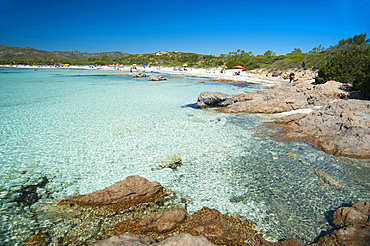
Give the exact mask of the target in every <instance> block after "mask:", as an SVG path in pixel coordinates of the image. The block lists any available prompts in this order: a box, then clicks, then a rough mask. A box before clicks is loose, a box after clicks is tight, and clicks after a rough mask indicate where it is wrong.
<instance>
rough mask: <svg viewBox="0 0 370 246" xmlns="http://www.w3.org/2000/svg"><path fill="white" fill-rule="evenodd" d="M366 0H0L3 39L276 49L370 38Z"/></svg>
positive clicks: (90, 48)
mask: <svg viewBox="0 0 370 246" xmlns="http://www.w3.org/2000/svg"><path fill="white" fill-rule="evenodd" d="M369 16H370V0H310V1H301V0H294V1H293V0H285V1H272V0H253V1H249V0H246V1H243V0H240V1H229V0H222V1H220V0H212V1H208V0H207V1H201V0H196V1H193V0H181V1H180V0H172V1H167V0H152V1H148V0H141V1H139V0H132V1H125V0H124V1H120V0H115V1H103V0H100V1H96V0H89V1H85V0H47V1H32V0H0V45H1V44H7V45H9V46H16V47H21V46H27V47H31V48H35V49H43V50H48V51H66V50H79V51H85V52H101V51H123V52H128V53H133V54H141V53H151V52H157V51H183V52H195V53H202V54H214V55H219V54H220V53H224V54H225V53H228V52H229V51H236V50H237V49H241V50H245V51H247V52H249V51H252V52H253V54H255V55H257V54H263V53H264V52H265V51H267V50H273V51H275V52H276V53H277V54H278V55H280V54H286V53H288V52H291V51H293V50H294V48H300V49H302V51H303V52H308V51H310V50H311V49H312V48H314V47H316V46H319V45H320V44H321V45H322V46H323V47H325V48H327V47H329V46H331V45H336V44H337V43H338V41H339V40H341V39H343V38H348V37H351V36H353V35H355V34H361V33H365V32H367V33H368V38H369V37H370V18H369Z"/></svg>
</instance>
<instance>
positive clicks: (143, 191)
mask: <svg viewBox="0 0 370 246" xmlns="http://www.w3.org/2000/svg"><path fill="white" fill-rule="evenodd" d="M162 196H164V193H163V188H162V186H161V184H160V183H158V182H150V181H148V180H147V179H145V178H142V177H139V176H136V175H133V176H129V177H127V178H126V179H124V180H123V181H121V182H118V183H115V184H113V185H111V186H109V187H108V188H105V189H103V190H98V191H94V192H92V193H89V194H86V195H80V196H76V197H70V198H67V199H64V200H61V201H60V202H59V205H66V204H77V205H81V206H97V207H102V206H104V207H105V208H106V209H108V210H114V211H119V210H122V209H126V208H129V207H131V206H134V205H136V204H139V203H144V202H150V201H154V200H155V199H157V198H159V197H162Z"/></svg>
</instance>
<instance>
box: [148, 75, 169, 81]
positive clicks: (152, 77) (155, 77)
mask: <svg viewBox="0 0 370 246" xmlns="http://www.w3.org/2000/svg"><path fill="white" fill-rule="evenodd" d="M166 79H167V78H166V77H164V76H162V75H159V74H152V75H150V76H149V78H148V80H149V81H162V80H166Z"/></svg>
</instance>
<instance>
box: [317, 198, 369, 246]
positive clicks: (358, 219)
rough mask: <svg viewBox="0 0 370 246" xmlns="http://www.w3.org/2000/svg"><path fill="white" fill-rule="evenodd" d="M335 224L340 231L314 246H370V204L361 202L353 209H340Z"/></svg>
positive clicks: (336, 213)
mask: <svg viewBox="0 0 370 246" xmlns="http://www.w3.org/2000/svg"><path fill="white" fill-rule="evenodd" d="M333 223H334V225H335V226H336V227H337V228H338V229H337V230H335V231H334V232H332V233H331V234H329V235H326V236H324V237H323V238H320V239H319V241H318V243H317V244H314V245H351V246H362V245H370V203H368V202H366V201H359V202H357V203H355V204H353V205H352V207H341V208H338V209H337V210H336V211H335V212H334V217H333Z"/></svg>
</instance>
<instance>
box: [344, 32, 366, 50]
mask: <svg viewBox="0 0 370 246" xmlns="http://www.w3.org/2000/svg"><path fill="white" fill-rule="evenodd" d="M366 36H367V33H366V32H365V33H364V34H360V35H355V36H353V38H352V37H349V38H347V39H342V40H340V41H339V43H338V46H339V47H341V46H344V45H346V44H355V45H362V44H365V43H369V42H370V39H366Z"/></svg>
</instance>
